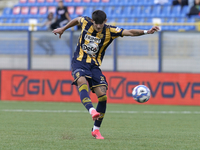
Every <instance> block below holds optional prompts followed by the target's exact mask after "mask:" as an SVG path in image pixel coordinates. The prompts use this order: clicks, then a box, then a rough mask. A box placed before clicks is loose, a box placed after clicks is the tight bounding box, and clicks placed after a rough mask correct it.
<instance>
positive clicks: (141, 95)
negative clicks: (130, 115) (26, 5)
mask: <svg viewBox="0 0 200 150" xmlns="http://www.w3.org/2000/svg"><path fill="white" fill-rule="evenodd" d="M132 96H133V98H134V99H135V100H136V101H137V102H139V103H144V102H147V101H148V100H149V98H150V97H151V92H150V90H149V88H148V87H146V86H145V85H138V86H136V87H135V88H134V89H133V91H132Z"/></svg>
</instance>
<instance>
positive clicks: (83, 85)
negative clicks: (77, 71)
mask: <svg viewBox="0 0 200 150" xmlns="http://www.w3.org/2000/svg"><path fill="white" fill-rule="evenodd" d="M82 90H86V91H87V92H88V86H87V84H82V85H81V86H80V87H79V89H78V91H79V92H81V91H82Z"/></svg>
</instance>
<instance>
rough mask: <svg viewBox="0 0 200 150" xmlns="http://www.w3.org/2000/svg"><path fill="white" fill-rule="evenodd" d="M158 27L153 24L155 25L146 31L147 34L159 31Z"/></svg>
mask: <svg viewBox="0 0 200 150" xmlns="http://www.w3.org/2000/svg"><path fill="white" fill-rule="evenodd" d="M159 30H160V29H159V27H157V26H155V27H152V28H151V29H150V30H148V31H147V33H148V34H154V32H157V31H159Z"/></svg>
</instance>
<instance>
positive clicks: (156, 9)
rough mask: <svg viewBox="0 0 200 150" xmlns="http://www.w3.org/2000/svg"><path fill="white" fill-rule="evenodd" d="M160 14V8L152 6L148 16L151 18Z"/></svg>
mask: <svg viewBox="0 0 200 150" xmlns="http://www.w3.org/2000/svg"><path fill="white" fill-rule="evenodd" d="M160 13H161V6H160V5H154V6H153V8H152V13H151V14H150V15H151V17H159V16H160Z"/></svg>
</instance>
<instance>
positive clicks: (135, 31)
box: [122, 26, 159, 36]
mask: <svg viewBox="0 0 200 150" xmlns="http://www.w3.org/2000/svg"><path fill="white" fill-rule="evenodd" d="M158 30H159V27H157V26H155V27H152V28H151V29H150V30H139V29H130V30H124V31H123V32H122V36H140V35H144V34H153V33H154V32H156V31H158Z"/></svg>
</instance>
